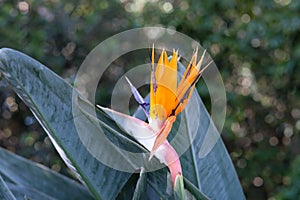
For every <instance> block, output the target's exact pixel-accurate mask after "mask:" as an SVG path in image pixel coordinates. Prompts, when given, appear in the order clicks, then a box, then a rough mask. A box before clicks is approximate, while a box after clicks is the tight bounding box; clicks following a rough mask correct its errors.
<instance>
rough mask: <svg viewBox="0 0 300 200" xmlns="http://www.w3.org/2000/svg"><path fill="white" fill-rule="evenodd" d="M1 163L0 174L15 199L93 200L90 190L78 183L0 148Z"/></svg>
mask: <svg viewBox="0 0 300 200" xmlns="http://www.w3.org/2000/svg"><path fill="white" fill-rule="evenodd" d="M0 162H1V165H0V175H1V176H3V178H4V180H5V181H6V183H7V185H8V186H9V188H10V189H11V191H12V193H13V194H14V195H15V196H16V197H21V198H22V197H24V196H27V197H28V198H29V199H78V200H81V199H87V200H88V199H93V197H92V196H91V194H90V193H89V191H88V190H87V188H86V187H84V186H82V185H80V184H79V183H77V182H76V181H74V180H72V179H69V178H67V177H64V176H62V175H61V174H58V173H56V172H54V171H52V170H50V169H48V168H46V167H44V166H42V165H39V164H36V163H34V162H32V161H29V160H26V159H24V158H22V157H20V156H17V155H16V154H13V153H10V152H8V151H6V150H4V149H2V148H0ZM0 195H1V193H0ZM42 197H43V198H42ZM0 199H2V198H0ZM17 199H19V198H17Z"/></svg>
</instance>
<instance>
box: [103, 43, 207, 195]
mask: <svg viewBox="0 0 300 200" xmlns="http://www.w3.org/2000/svg"><path fill="white" fill-rule="evenodd" d="M197 54H198V50H196V51H195V52H194V54H193V56H192V58H191V61H190V63H189V65H188V66H187V68H186V71H185V72H184V74H183V76H182V78H181V79H180V81H178V80H177V79H178V71H177V68H178V62H179V56H178V51H175V50H173V54H172V56H171V57H170V58H169V57H168V55H167V52H166V51H165V50H163V51H162V53H161V55H160V57H159V59H158V62H157V63H155V56H154V47H153V48H152V52H151V75H150V102H146V101H145V100H144V98H143V97H142V96H141V95H140V94H139V92H138V90H137V89H136V88H135V87H134V86H133V85H132V84H131V82H130V81H129V80H128V79H127V77H126V80H127V81H128V83H129V85H130V88H131V91H132V93H133V95H134V97H135V99H136V100H137V102H138V103H139V104H140V106H141V107H142V108H143V110H144V112H145V114H146V116H147V117H148V122H149V123H146V122H144V121H141V120H139V119H137V118H134V117H132V116H129V115H125V114H123V113H120V112H117V111H114V110H111V109H109V108H103V107H100V106H99V108H101V109H102V110H103V111H104V112H106V113H107V114H108V115H109V116H111V117H112V118H113V119H114V120H115V121H116V123H117V124H119V125H120V126H121V127H122V128H123V129H124V130H125V131H126V132H127V133H129V134H131V135H132V136H133V137H135V138H136V139H137V140H138V141H139V142H140V143H141V144H142V145H143V146H145V147H146V148H147V149H148V150H149V151H150V157H149V160H150V159H151V158H152V157H153V156H155V157H157V158H158V159H159V160H160V161H161V162H162V163H164V164H166V165H167V166H168V168H169V170H170V173H171V177H172V182H173V185H174V189H175V190H176V189H178V188H180V192H179V193H180V194H182V193H183V192H182V191H183V190H184V189H183V188H184V187H183V177H182V169H181V165H180V160H179V156H178V154H177V153H176V151H175V150H174V148H173V147H172V146H171V145H170V144H169V142H168V140H167V136H168V135H169V133H170V132H171V129H172V126H173V123H174V122H175V121H176V116H177V115H178V114H179V113H180V112H181V111H182V110H183V109H184V108H185V106H186V105H187V103H188V101H189V99H190V98H191V95H192V92H193V90H194V88H195V84H196V83H197V81H198V80H199V78H200V77H201V75H202V73H203V71H204V70H205V69H206V67H208V66H209V64H210V63H208V64H207V65H206V66H205V67H203V68H201V66H202V65H203V60H204V55H205V51H204V53H203V54H202V56H201V58H200V60H199V62H197ZM148 105H150V109H149V111H148V110H147V106H148ZM176 184H177V185H176ZM178 184H179V185H178ZM180 196H182V195H180ZM182 198H183V197H182Z"/></svg>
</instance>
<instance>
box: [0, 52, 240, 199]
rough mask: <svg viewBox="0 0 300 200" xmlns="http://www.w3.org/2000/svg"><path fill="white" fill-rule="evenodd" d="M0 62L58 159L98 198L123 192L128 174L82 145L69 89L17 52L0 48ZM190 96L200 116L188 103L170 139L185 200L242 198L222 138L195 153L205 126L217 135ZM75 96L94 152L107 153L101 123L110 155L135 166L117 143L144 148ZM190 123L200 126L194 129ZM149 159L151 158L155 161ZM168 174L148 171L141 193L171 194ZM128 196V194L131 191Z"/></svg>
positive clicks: (167, 196)
mask: <svg viewBox="0 0 300 200" xmlns="http://www.w3.org/2000/svg"><path fill="white" fill-rule="evenodd" d="M0 61H1V63H2V64H1V63H0V70H1V71H2V72H3V75H4V77H5V78H6V79H7V80H8V81H9V83H10V84H11V85H12V86H13V88H14V89H15V90H16V92H17V94H18V95H19V96H20V97H21V98H22V99H23V100H24V101H25V103H27V105H28V106H29V107H30V108H31V110H32V111H33V113H34V114H35V116H36V117H37V119H38V120H39V121H40V123H41V124H42V125H43V127H44V129H45V130H46V131H47V133H48V135H49V136H50V138H51V140H52V142H53V143H54V145H55V147H56V149H57V150H58V152H59V153H60V155H61V156H62V158H63V159H64V160H65V162H66V163H67V164H68V165H69V166H70V167H71V168H72V169H73V170H74V171H75V170H76V171H77V172H78V176H79V175H80V176H81V178H82V179H83V180H84V181H85V183H86V184H87V186H88V187H89V189H90V190H91V192H92V193H93V194H94V196H95V197H96V198H97V199H114V198H116V197H117V196H118V197H121V196H123V195H121V194H122V193H126V191H127V190H125V191H124V190H122V188H124V186H125V185H126V183H127V181H129V180H130V177H132V175H131V173H125V172H121V171H118V170H115V169H112V168H110V167H107V166H106V165H104V164H103V163H101V162H100V161H98V160H97V159H95V158H94V157H93V156H95V155H91V154H90V152H89V151H88V150H87V149H86V148H85V146H84V145H83V144H82V140H80V138H79V136H78V134H77V131H76V128H75V124H74V120H73V115H72V103H71V102H72V90H73V88H72V87H71V86H70V85H69V84H67V83H66V82H64V81H63V80H62V79H61V78H59V77H58V76H57V75H55V74H54V73H53V72H51V71H50V70H48V69H47V68H46V67H44V66H43V65H41V64H40V63H38V62H37V61H35V60H33V59H31V58H29V57H28V56H26V55H24V54H22V53H19V52H16V51H13V50H9V49H2V50H0ZM193 95H196V97H195V98H194V99H196V104H197V108H198V107H199V109H200V110H199V113H200V117H197V115H195V114H192V113H193V112H192V111H194V112H195V111H196V110H197V109H194V108H193V107H192V106H191V105H192V104H191V103H189V104H188V106H187V108H186V111H185V112H183V113H182V115H181V119H182V122H181V124H180V126H177V127H176V124H175V125H174V129H176V128H179V131H180V134H177V135H178V137H179V140H175V142H173V143H174V144H173V143H172V141H171V144H172V145H173V146H174V147H175V148H176V150H177V151H178V152H181V153H184V154H183V155H182V157H181V163H182V168H183V176H184V177H186V179H188V180H189V182H191V184H187V185H186V186H185V189H186V190H187V191H188V194H189V195H190V196H189V198H192V199H193V198H198V197H202V198H203V199H205V198H206V197H205V196H207V197H208V198H211V199H244V198H245V197H244V194H243V192H242V189H241V186H240V184H239V181H238V178H237V175H236V172H235V170H234V167H233V165H232V163H231V160H230V157H229V155H228V153H227V151H226V148H225V146H224V144H223V143H222V141H221V140H219V141H218V142H217V143H216V145H215V146H214V148H213V149H212V151H211V152H210V153H209V154H207V156H206V157H204V158H200V156H198V153H199V152H200V150H201V147H202V145H203V141H204V136H205V133H206V131H207V130H209V133H210V135H209V137H215V136H216V135H218V134H219V133H218V131H217V129H216V128H215V127H214V126H213V123H212V121H211V119H210V117H209V115H208V113H207V111H206V109H205V107H204V105H203V103H202V102H201V100H200V97H199V95H198V94H197V93H195V92H194V94H193ZM73 97H74V96H73ZM75 98H77V104H76V106H78V108H79V109H78V110H77V112H76V113H75V116H76V117H75V120H76V119H80V120H79V122H80V123H79V128H80V129H82V130H86V135H87V136H84V137H83V140H86V142H88V143H90V144H93V145H92V146H94V147H95V149H94V151H95V150H99V151H98V152H99V154H100V153H101V152H103V151H106V150H107V149H105V146H104V147H103V146H101V145H99V143H97V142H98V141H99V140H101V137H99V135H98V134H99V133H100V130H99V126H98V125H99V124H100V126H101V129H103V133H104V134H105V136H106V137H107V138H108V139H109V140H110V141H111V142H112V143H113V144H114V145H116V146H117V147H118V148H114V147H113V146H114V145H112V147H110V150H111V151H112V153H111V155H114V156H116V158H114V161H115V160H116V159H117V160H119V162H120V163H122V164H127V165H128V168H129V171H130V170H138V169H139V166H136V165H135V164H134V162H132V161H133V160H132V159H141V158H136V157H134V158H129V157H127V156H126V155H125V154H124V153H123V152H122V151H120V149H119V147H121V148H123V149H126V150H127V149H128V150H130V151H133V152H145V151H146V150H145V148H143V147H142V146H141V145H140V144H138V143H137V142H136V141H135V140H134V139H133V138H132V137H130V136H128V135H124V131H122V130H121V129H120V128H119V127H118V126H117V125H116V124H115V123H114V122H113V121H112V120H111V119H109V118H108V117H107V116H106V115H104V114H103V113H102V112H101V111H98V113H97V114H98V118H99V119H97V118H96V119H95V118H94V117H93V115H91V114H90V113H91V112H92V110H93V109H94V105H90V103H89V102H88V101H86V100H85V99H84V98H82V97H80V95H79V94H77V93H76V92H75ZM49 99H50V101H49ZM191 109H192V110H191ZM195 116H196V117H195ZM195 120H196V121H195ZM199 120H201V121H199ZM195 124H196V125H199V127H196V129H195ZM209 137H208V138H209ZM102 138H103V137H102ZM192 138H196V139H194V140H193V139H192ZM81 139H82V138H81ZM176 141H178V143H176ZM190 143H192V145H190V146H189V148H188V149H187V151H185V149H184V148H181V147H182V146H186V145H189V144H190ZM183 144H184V145H183ZM206 145H207V144H206ZM96 156H97V155H96ZM153 160H154V161H155V159H153ZM152 162H153V161H152ZM155 164H159V162H158V161H157V160H156V163H155ZM169 176H170V175H169V172H168V170H167V169H166V168H163V169H160V170H158V171H155V172H149V173H147V190H146V192H147V193H148V192H149V193H153V192H155V193H156V195H158V196H159V198H161V199H170V198H174V196H173V192H172V183H170V177H169ZM132 180H133V179H132ZM130 182H131V181H130ZM185 182H187V181H185ZM195 188H196V189H195ZM130 191H132V188H130ZM128 196H131V197H132V195H130V194H128ZM154 196H155V195H154ZM192 196H193V197H192ZM148 198H149V197H148Z"/></svg>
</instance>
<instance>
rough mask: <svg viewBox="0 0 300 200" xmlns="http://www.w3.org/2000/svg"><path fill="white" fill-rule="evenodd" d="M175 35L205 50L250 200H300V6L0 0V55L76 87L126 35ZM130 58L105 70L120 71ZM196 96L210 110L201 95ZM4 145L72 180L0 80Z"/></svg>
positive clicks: (291, 1) (288, 1)
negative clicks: (145, 31)
mask: <svg viewBox="0 0 300 200" xmlns="http://www.w3.org/2000/svg"><path fill="white" fill-rule="evenodd" d="M143 26H162V27H166V28H171V29H175V30H177V31H180V32H182V33H184V34H186V35H188V36H190V37H192V38H193V39H195V40H198V41H199V42H200V43H201V45H202V46H203V47H204V48H206V49H207V50H208V52H209V53H210V54H211V56H212V58H213V59H214V61H215V63H216V64H217V66H218V68H219V70H220V72H221V74H222V77H223V81H224V84H225V88H226V94H227V100H228V102H227V106H228V107H227V116H226V122H225V128H224V130H223V132H222V138H223V140H224V142H225V144H226V146H227V148H228V151H229V153H230V156H231V158H232V161H233V163H234V166H235V168H236V170H237V173H238V175H239V178H240V181H241V184H242V186H243V189H244V192H245V194H246V197H247V199H268V200H273V199H299V198H300V167H299V166H300V156H298V154H299V152H300V136H299V133H300V66H299V63H300V1H297V0H266V1H239V0H223V1H219V0H209V1H198V0H181V1H179V0H168V1H158V0H119V1H116V0H112V1H109V0H106V1H105V0H101V1H91V0H72V1H70V0H67V1H61V0H26V1H14V0H13V1H12V0H0V48H2V47H10V48H14V49H17V50H20V51H22V52H24V53H26V54H28V55H30V56H32V57H34V58H35V59H37V60H39V61H40V62H42V63H43V64H45V65H46V66H48V67H49V68H51V69H52V70H53V71H55V72H56V73H58V74H59V75H60V76H62V77H64V78H66V79H68V80H72V79H73V78H74V75H75V73H76V71H77V69H78V68H79V66H80V64H81V62H82V61H83V59H84V58H85V56H86V55H87V54H88V53H89V52H90V50H92V49H93V48H94V47H95V46H96V45H97V44H98V43H100V42H101V41H103V40H104V39H106V38H107V37H109V36H111V35H113V34H116V33H119V32H121V31H124V30H128V29H131V28H137V27H143ZM124 65H126V60H124V61H122V60H121V61H118V62H117V63H115V64H114V66H113V67H112V69H111V70H110V71H108V72H107V76H108V78H107V79H104V82H106V83H107V85H106V86H107V89H106V90H103V92H101V93H99V94H98V95H97V98H98V100H99V101H101V102H103V104H105V102H109V94H110V89H112V86H111V84H109V81H112V82H113V81H114V79H117V78H118V76H120V74H122V73H124V68H123V67H122V66H124ZM200 93H201V96H202V98H203V99H204V101H205V102H206V104H207V105H209V96H208V93H207V91H206V90H205V89H203V90H201V88H200ZM0 146H1V147H4V148H6V149H9V150H10V151H12V152H15V153H17V154H19V155H22V156H24V157H26V158H28V159H30V160H33V161H35V162H38V163H41V164H44V165H46V166H49V167H50V168H52V169H53V170H56V171H58V172H60V173H63V174H65V175H68V176H72V175H71V174H70V173H69V171H68V169H67V168H66V167H65V165H64V163H63V161H62V160H61V159H60V157H59V156H58V155H57V153H56V151H55V149H54V148H53V146H52V144H51V142H50V140H49V138H48V137H47V136H46V134H45V132H44V131H43V130H42V128H41V127H40V125H39V124H38V122H37V121H36V120H35V118H34V117H33V115H32V114H31V112H30V111H29V110H28V108H27V107H26V105H24V103H23V102H22V101H21V100H20V99H19V98H18V97H17V96H16V95H15V93H14V92H13V91H12V90H11V89H10V88H9V86H8V85H7V84H6V83H5V82H4V81H0Z"/></svg>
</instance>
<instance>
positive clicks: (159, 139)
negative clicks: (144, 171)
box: [149, 116, 176, 160]
mask: <svg viewBox="0 0 300 200" xmlns="http://www.w3.org/2000/svg"><path fill="white" fill-rule="evenodd" d="M175 120H176V116H171V117H169V118H168V119H167V120H166V121H165V123H164V125H163V127H162V128H161V129H160V130H159V132H158V134H157V136H156V139H155V141H154V145H153V147H152V150H151V153H150V158H149V160H150V159H151V158H152V157H153V155H154V153H155V152H156V150H157V149H158V148H159V146H160V145H161V144H162V143H164V141H165V140H166V139H167V137H168V135H169V133H170V131H171V129H172V125H173V123H174V122H175Z"/></svg>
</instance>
